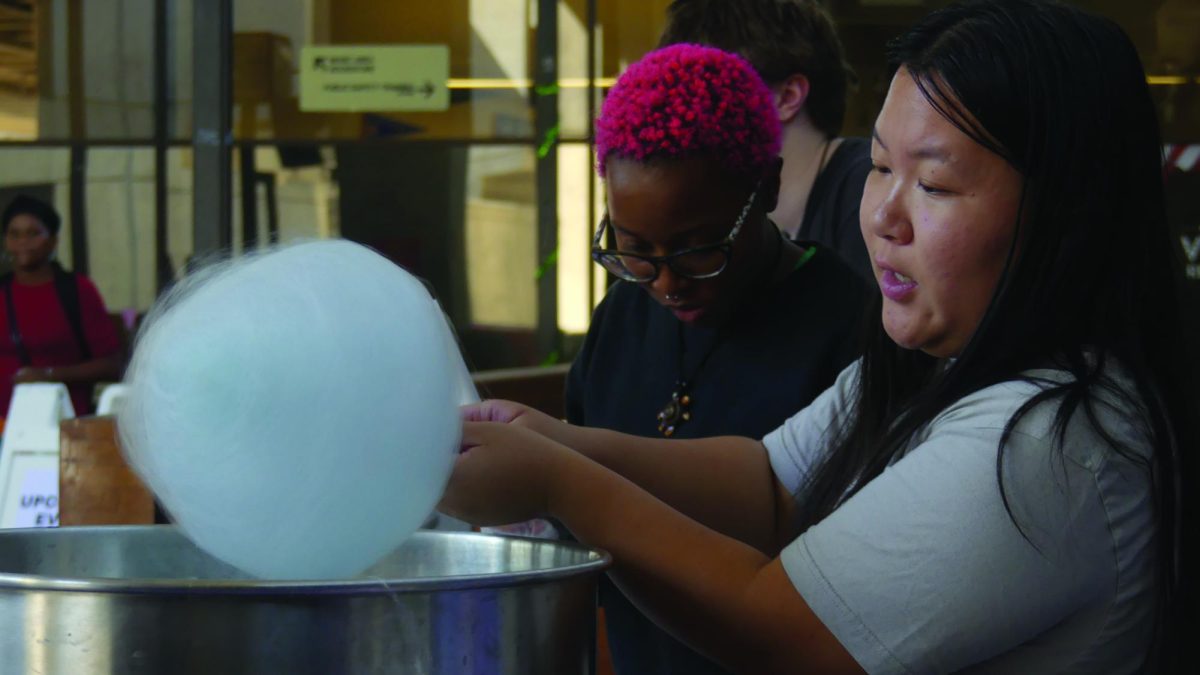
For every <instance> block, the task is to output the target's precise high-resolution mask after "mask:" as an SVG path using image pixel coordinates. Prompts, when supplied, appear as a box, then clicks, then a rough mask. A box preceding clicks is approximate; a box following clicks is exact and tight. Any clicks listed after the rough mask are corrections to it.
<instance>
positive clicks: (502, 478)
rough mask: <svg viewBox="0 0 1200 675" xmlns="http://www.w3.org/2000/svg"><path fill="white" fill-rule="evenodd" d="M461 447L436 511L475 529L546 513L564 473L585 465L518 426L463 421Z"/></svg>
mask: <svg viewBox="0 0 1200 675" xmlns="http://www.w3.org/2000/svg"><path fill="white" fill-rule="evenodd" d="M486 403H491V402H485V404H480V405H486ZM480 414H484V413H482V412H481V413H480ZM468 419H469V418H468ZM509 421H510V422H511V421H512V420H509ZM462 443H463V451H462V453H461V454H459V456H458V458H457V459H456V460H455V463H454V472H453V473H452V474H451V476H450V482H449V484H448V485H447V486H446V493H445V494H444V495H443V496H442V501H441V503H440V504H439V505H438V510H439V511H441V512H442V513H445V514H447V515H450V516H453V517H455V518H459V519H461V520H465V521H467V522H468V523H471V524H473V525H503V524H506V523H515V522H520V521H524V520H529V519H531V518H537V517H539V516H545V515H550V514H549V513H548V512H549V509H550V501H551V491H552V490H553V489H555V488H557V487H560V486H561V481H562V480H563V476H564V473H565V469H566V468H568V467H569V466H570V463H571V462H586V461H588V460H587V459H585V458H584V457H583V456H581V455H578V454H576V453H575V452H574V451H573V450H571V449H570V448H567V447H566V446H563V445H560V444H558V443H556V442H554V441H552V440H550V439H549V438H546V437H545V436H542V435H541V434H538V433H537V432H535V431H533V430H531V429H527V428H525V427H523V426H521V425H519V424H511V423H497V422H494V421H489V422H472V421H467V422H465V423H464V424H463V441H462Z"/></svg>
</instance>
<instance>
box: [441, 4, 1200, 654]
mask: <svg viewBox="0 0 1200 675" xmlns="http://www.w3.org/2000/svg"><path fill="white" fill-rule="evenodd" d="M890 61H891V65H892V70H893V73H894V76H893V78H892V82H891V87H890V89H889V92H888V96H887V100H886V101H885V103H884V106H883V109H882V111H881V112H880V115H879V117H878V120H877V122H876V126H875V130H874V134H873V136H874V138H873V143H872V151H871V152H872V162H873V165H874V169H873V171H872V174H871V176H870V178H869V179H868V182H867V186H866V189H865V191H864V194H863V201H862V208H861V225H862V232H863V237H864V239H865V241H866V244H867V248H868V251H869V253H870V254H871V258H872V265H873V268H874V272H875V276H876V279H877V282H878V284H879V287H880V291H881V293H882V298H881V300H880V302H881V306H880V307H879V311H878V312H877V313H876V315H875V316H876V317H877V318H876V319H875V320H874V322H873V325H872V326H871V327H870V329H869V331H868V333H869V334H868V339H867V341H866V345H865V355H864V356H863V358H862V359H861V360H860V361H859V362H857V363H856V364H854V365H852V366H850V367H849V368H847V369H846V370H845V371H844V372H843V373H842V374H841V376H840V377H839V379H838V381H837V383H836V384H835V385H834V386H833V387H832V388H830V389H829V390H828V391H826V392H825V393H824V394H822V395H821V396H820V397H819V398H818V399H817V400H816V401H815V402H814V403H813V404H811V405H810V406H809V407H807V408H805V409H804V410H802V411H800V412H799V413H798V414H796V415H795V416H794V417H792V418H791V419H790V420H788V421H787V422H786V423H785V424H784V425H783V426H782V427H780V428H779V429H777V430H776V431H774V432H772V433H771V434H769V435H768V436H767V437H766V438H764V439H763V440H762V442H761V443H760V442H759V441H755V440H751V439H743V438H732V437H725V438H712V439H705V440H693V441H668V440H659V441H652V440H646V439H640V438H633V437H628V436H624V435H620V434H616V433H613V432H610V431H604V430H599V429H584V428H579V427H572V426H569V425H565V424H563V423H561V422H558V421H556V420H552V419H550V418H548V417H546V416H544V415H540V414H538V413H536V412H534V411H531V410H528V409H526V408H523V407H521V406H518V405H516V404H511V403H508V402H499V401H491V402H485V403H483V404H480V405H478V406H476V407H473V408H470V409H468V410H467V417H468V420H469V421H468V422H467V423H466V425H465V431H464V448H465V451H464V453H463V454H462V455H461V457H460V459H459V461H458V464H457V466H456V468H455V473H454V476H453V477H452V479H451V483H450V487H449V489H448V491H447V494H446V497H445V499H444V502H443V508H445V509H446V510H448V511H449V512H451V513H453V514H455V515H458V516H459V517H462V518H465V519H467V520H469V521H472V522H479V523H492V522H508V521H513V520H519V519H522V518H527V517H530V516H533V515H538V514H548V515H552V516H554V517H556V518H558V519H559V520H560V521H561V522H562V523H564V524H565V525H566V526H567V527H568V528H570V530H571V531H572V533H574V535H575V536H576V537H577V538H578V539H580V540H581V541H583V542H585V543H588V544H592V545H595V546H599V547H601V548H605V549H607V550H609V551H610V552H611V553H612V554H613V558H614V567H613V571H612V572H611V574H612V576H613V578H614V580H616V582H617V583H618V584H619V585H620V586H621V587H622V588H623V590H625V592H626V594H627V595H628V596H629V597H630V598H631V599H633V600H634V601H635V603H637V604H638V605H639V606H640V607H641V608H642V609H643V610H644V611H646V612H647V613H648V614H649V615H650V616H652V617H654V618H655V620H656V621H657V622H658V623H659V624H660V625H662V626H664V627H665V628H667V629H668V630H669V631H671V632H672V633H673V634H675V635H676V636H678V637H680V638H681V639H682V640H684V641H685V642H687V643H688V644H690V645H692V646H694V647H695V648H696V649H698V650H700V651H702V652H704V653H706V654H708V655H709V656H711V657H712V658H714V659H715V660H718V661H719V662H721V663H723V664H725V665H726V666H727V667H729V668H731V669H733V670H736V671H739V672H750V673H763V672H801V671H809V672H823V673H824V672H860V671H867V672H873V673H874V672H903V673H909V672H916V673H927V672H953V671H960V670H966V671H968V672H1081V673H1124V672H1135V671H1139V670H1150V671H1154V672H1161V671H1166V670H1169V669H1171V668H1172V667H1173V666H1174V665H1177V664H1176V663H1175V661H1173V656H1174V653H1175V652H1174V647H1175V646H1176V644H1177V643H1176V642H1174V641H1173V635H1172V631H1173V629H1175V628H1176V627H1178V626H1179V625H1180V621H1179V616H1181V611H1182V610H1183V609H1186V608H1187V604H1188V596H1189V595H1190V587H1188V586H1187V584H1185V583H1184V581H1186V579H1185V578H1183V577H1182V575H1181V571H1182V570H1183V569H1186V568H1185V567H1184V564H1185V557H1184V551H1183V550H1182V549H1183V546H1182V544H1183V532H1184V531H1186V530H1183V529H1182V528H1183V522H1184V518H1185V516H1186V515H1187V510H1186V509H1185V508H1184V506H1185V504H1184V502H1183V499H1184V497H1186V496H1188V491H1187V490H1188V488H1189V487H1190V486H1191V480H1192V477H1191V474H1190V471H1191V462H1192V455H1191V453H1192V452H1194V451H1195V445H1194V443H1195V439H1196V434H1195V433H1194V424H1193V418H1194V414H1193V413H1192V406H1191V403H1192V401H1191V399H1190V397H1189V395H1188V393H1187V392H1186V391H1185V388H1184V387H1185V384H1187V383H1188V378H1189V376H1190V374H1191V372H1192V369H1191V364H1190V363H1189V361H1188V359H1187V356H1186V352H1185V351H1184V349H1183V345H1184V336H1183V328H1182V326H1181V321H1180V307H1179V300H1178V288H1179V285H1178V279H1177V273H1178V271H1179V269H1180V267H1179V263H1180V258H1179V256H1177V255H1176V251H1175V250H1174V248H1173V247H1174V246H1175V244H1174V242H1173V239H1172V237H1171V235H1170V233H1169V231H1168V228H1167V223H1166V215H1165V208H1164V204H1163V190H1162V185H1161V172H1160V161H1161V160H1160V157H1161V154H1160V153H1161V145H1160V142H1159V138H1158V130H1157V122H1156V117H1155V113H1154V108H1153V105H1152V102H1151V99H1150V95H1149V91H1148V88H1147V85H1146V81H1145V73H1144V71H1143V69H1142V66H1141V63H1140V61H1139V59H1138V56H1137V53H1136V51H1135V50H1134V47H1133V45H1132V44H1131V43H1130V41H1129V39H1128V37H1127V36H1126V35H1125V34H1124V33H1123V32H1122V31H1121V30H1120V28H1118V27H1117V26H1116V25H1115V24H1114V23H1113V22H1111V21H1108V20H1105V19H1102V18H1098V17H1095V16H1093V15H1090V14H1088V13H1085V12H1083V11H1080V10H1078V9H1074V8H1070V7H1067V6H1064V5H1061V4H1058V3H1054V2H1045V1H1039V0H1004V1H991V2H987V1H967V2H961V3H957V4H955V5H952V6H950V7H948V8H946V9H943V10H939V11H937V12H934V13H933V14H931V15H930V16H929V17H927V18H926V19H924V20H923V21H921V22H920V23H919V24H918V25H917V26H916V27H914V28H913V29H912V30H911V31H910V32H909V33H907V34H906V35H905V36H903V37H901V38H899V39H897V40H895V41H894V42H893V43H892V44H891V45H890ZM632 447H636V448H637V450H638V452H630V451H629V449H630V448H632ZM714 504H722V505H725V506H726V511H725V512H724V514H723V517H722V518H721V519H720V530H719V531H717V530H714V529H710V527H709V526H710V525H711V524H712V522H711V521H712V520H713V519H712V517H711V515H710V514H712V513H713V512H714V511H715V509H714V508H713V505H714ZM730 513H734V514H737V517H730V515H729V514H730ZM693 518H695V519H696V520H693ZM630 523H636V526H630Z"/></svg>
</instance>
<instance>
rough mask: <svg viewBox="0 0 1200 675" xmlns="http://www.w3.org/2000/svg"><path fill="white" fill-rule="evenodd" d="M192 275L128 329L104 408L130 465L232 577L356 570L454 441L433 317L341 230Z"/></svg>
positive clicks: (408, 512)
mask: <svg viewBox="0 0 1200 675" xmlns="http://www.w3.org/2000/svg"><path fill="white" fill-rule="evenodd" d="M197 276H198V277H199V279H198V280H195V281H189V282H187V283H185V284H184V288H182V289H181V290H178V291H175V292H173V293H172V294H171V295H170V296H168V297H167V298H166V299H164V300H163V301H161V302H160V303H159V306H156V309H155V311H154V312H153V313H152V315H151V317H150V319H149V320H148V321H147V327H146V328H145V329H144V331H143V333H142V334H141V335H140V336H139V340H138V345H137V349H136V352H135V354H134V358H133V361H132V363H131V364H130V368H129V371H128V375H127V377H126V383H127V384H128V385H129V388H130V393H129V398H128V400H127V401H126V404H125V406H124V408H123V409H122V411H121V414H120V418H119V427H120V430H121V439H122V445H123V448H124V451H125V454H126V456H127V458H128V459H129V461H130V464H131V465H132V466H133V467H134V468H135V470H136V471H137V472H138V473H139V474H140V475H141V476H142V478H143V480H145V482H146V483H147V485H149V486H150V488H151V489H152V490H153V491H154V492H155V494H156V495H157V496H158V498H159V500H160V502H161V503H162V504H163V506H164V507H165V508H166V509H167V511H168V512H169V513H170V514H171V516H172V518H173V519H174V520H175V521H176V522H177V523H178V525H179V527H180V528H181V529H182V530H183V531H184V533H185V534H186V535H187V536H188V537H190V538H191V539H192V540H193V541H194V542H195V543H196V544H197V545H199V546H200V547H201V548H203V549H205V550H206V551H208V552H209V553H211V554H213V555H215V556H216V557H218V558H221V559H222V560H225V561H226V562H228V563H231V564H233V565H235V566H237V567H239V568H241V569H243V570H245V571H246V572H249V573H251V574H254V575H256V576H258V577H262V578H267V579H330V578H344V577H349V576H353V575H355V574H357V573H359V572H361V571H362V570H364V569H365V568H367V567H368V566H370V565H371V564H372V563H373V562H375V561H377V560H378V559H379V558H380V557H381V556H383V555H384V554H386V553H388V552H389V551H391V550H393V549H394V548H395V547H396V546H398V545H399V544H400V543H402V542H403V541H404V540H405V539H406V538H407V537H408V536H409V535H411V534H412V533H413V531H415V530H416V529H417V528H418V527H419V526H420V525H421V523H422V522H423V521H424V520H425V518H426V517H427V516H428V515H429V513H430V512H431V511H432V510H433V508H434V506H435V504H436V503H437V501H438V499H439V498H440V497H441V494H442V492H443V490H444V489H445V485H446V481H447V479H448V477H449V473H450V468H451V465H452V462H453V458H454V456H455V454H456V452H457V450H458V445H459V440H460V433H461V424H460V422H459V413H458V402H459V398H460V397H461V396H462V395H463V392H462V382H461V372H464V371H465V366H464V365H463V363H462V357H461V355H460V354H459V352H458V349H457V346H456V345H454V343H453V338H452V337H449V335H450V334H449V330H448V327H447V325H446V322H445V318H444V316H443V314H442V312H441V310H440V309H439V308H438V306H437V303H436V302H433V301H431V298H430V295H429V292H428V291H427V290H426V289H425V287H424V286H423V285H422V284H421V283H420V282H419V281H418V280H417V279H415V278H414V277H412V276H411V275H410V274H408V273H407V272H405V271H404V270H402V269H400V268H399V267H397V266H395V265H394V264H392V263H391V262H389V261H388V260H386V259H385V258H383V257H382V256H380V255H379V254H377V253H375V252H373V251H371V250H369V249H367V248H365V247H362V246H359V245H356V244H352V243H349V242H346V241H321V242H310V243H304V244H299V245H294V246H290V247H286V248H282V249H279V250H276V251H273V252H270V253H267V254H263V255H260V256H256V257H252V258H250V259H249V260H248V261H238V262H235V263H232V264H229V265H225V266H220V267H218V268H216V269H214V270H212V271H210V272H207V273H201V274H200V275H197ZM447 340H450V342H449V343H448V342H447Z"/></svg>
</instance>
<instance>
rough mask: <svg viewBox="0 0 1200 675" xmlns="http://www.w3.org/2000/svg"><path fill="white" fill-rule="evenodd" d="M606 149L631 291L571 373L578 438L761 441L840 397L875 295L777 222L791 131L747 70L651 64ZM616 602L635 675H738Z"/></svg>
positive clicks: (623, 287)
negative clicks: (860, 325) (600, 432)
mask: <svg viewBox="0 0 1200 675" xmlns="http://www.w3.org/2000/svg"><path fill="white" fill-rule="evenodd" d="M596 148H597V154H598V163H597V170H598V171H599V173H600V175H601V176H604V177H605V179H606V182H607V197H608V209H607V213H606V214H605V216H604V218H603V219H602V220H601V222H600V225H599V227H598V229H597V232H596V239H595V246H594V249H593V257H594V258H595V260H596V262H598V263H599V264H600V265H602V266H604V268H605V269H607V270H608V271H609V272H610V273H611V274H612V275H613V276H615V277H617V279H618V281H617V282H616V283H615V284H613V286H612V287H611V288H610V289H609V291H608V293H607V295H606V297H605V299H604V301H603V302H602V303H601V305H600V306H599V307H598V308H597V310H596V313H595V316H594V317H593V319H592V324H591V327H590V329H589V331H588V336H587V339H586V341H585V344H584V346H583V349H582V351H581V352H580V354H579V355H578V357H577V358H576V359H575V362H574V364H573V366H572V369H571V373H570V377H569V379H568V384H567V418H568V420H569V421H570V422H571V423H573V424H578V425H582V426H591V427H603V428H606V429H614V430H617V431H622V432H625V433H630V434H636V435H639V436H648V437H658V438H663V437H669V438H677V439H678V438H703V437H706V436H717V435H731V434H734V435H748V436H758V437H761V436H762V435H765V434H766V433H767V432H769V431H770V430H772V429H774V428H775V427H777V426H779V424H781V423H782V422H783V420H784V419H786V418H787V416H788V415H789V414H790V413H792V412H794V411H795V410H799V409H800V408H803V407H804V406H806V405H808V403H809V402H810V401H811V400H812V399H813V398H814V397H816V395H817V394H819V393H820V392H821V391H822V390H824V389H825V388H826V387H828V386H829V385H830V384H832V383H833V381H834V378H835V377H836V376H837V373H838V372H839V371H840V370H841V369H842V368H844V367H845V366H846V365H847V364H849V363H850V361H852V360H853V359H854V357H855V356H857V353H856V349H855V346H856V345H855V341H854V340H852V339H847V337H848V336H851V335H854V333H855V331H856V325H857V321H858V319H859V317H860V315H861V314H862V308H863V307H864V306H865V305H866V304H867V303H866V291H865V287H864V284H863V283H862V282H861V281H860V278H859V277H858V276H857V275H856V274H855V273H854V272H853V271H851V269H850V268H849V267H848V266H847V265H846V264H844V263H843V262H842V260H841V258H839V257H838V255H837V254H836V253H835V252H834V251H832V250H831V249H827V248H824V247H822V246H819V245H817V244H815V243H810V242H805V243H800V244H796V243H793V242H792V241H790V240H789V239H787V238H786V237H785V236H783V235H782V234H781V232H780V230H779V228H778V227H776V225H775V223H773V222H772V221H771V220H770V219H768V217H767V214H768V213H769V212H771V211H772V210H773V209H774V208H775V202H776V197H777V196H778V193H779V176H780V165H781V160H780V158H779V151H780V123H779V119H778V115H777V114H776V112H775V108H774V106H773V103H772V97H771V92H770V90H769V88H768V87H767V86H766V85H765V84H764V83H763V82H762V81H761V80H760V79H759V77H758V75H757V74H756V73H755V71H754V69H753V67H752V66H751V65H750V64H749V63H748V62H747V61H745V60H743V59H742V58H741V57H738V56H735V55H733V54H730V53H727V52H724V51H721V50H719V49H715V48H711V47H702V46H697V45H686V44H685V45H675V46H671V47H667V48H664V49H661V50H658V51H654V52H651V53H650V54H648V55H646V56H645V57H644V58H643V59H642V60H640V61H639V62H637V63H635V64H634V65H632V66H631V67H630V68H629V69H628V71H627V72H626V73H624V75H622V77H621V78H620V80H619V81H618V82H617V84H616V86H615V87H614V88H613V89H612V91H611V92H609V94H608V96H607V98H606V99H605V102H604V106H603V108H602V111H601V114H600V117H599V119H598V120H597V121H596ZM713 506H714V510H718V511H719V510H720V509H721V508H722V505H718V504H714V505H713ZM629 526H630V527H633V526H635V525H634V524H633V523H629ZM601 593H602V602H603V603H604V606H605V615H606V617H607V621H608V629H609V638H610V644H611V647H612V652H613V660H614V665H615V666H616V668H617V670H618V672H619V673H636V674H639V675H654V674H656V673H689V674H695V675H703V674H704V673H718V672H724V671H723V670H721V669H719V668H718V667H717V666H716V665H715V664H713V663H712V662H711V661H709V660H707V659H705V658H704V657H702V656H700V655H698V654H697V653H695V652H694V651H692V650H691V649H689V648H687V647H685V646H684V645H683V644H682V643H680V642H678V641H677V640H675V639H674V638H672V637H670V636H669V635H667V634H666V633H665V632H664V631H662V630H661V629H659V628H658V627H657V626H656V625H655V624H654V623H653V622H652V621H651V620H650V619H648V618H647V617H645V616H644V615H643V614H642V613H641V612H639V611H638V610H637V609H636V608H634V606H633V605H632V604H631V603H630V602H629V601H628V600H627V599H626V598H625V596H624V595H622V594H621V592H620V591H618V590H617V589H616V587H615V586H612V585H610V584H605V585H604V586H603V587H602V590H601Z"/></svg>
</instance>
